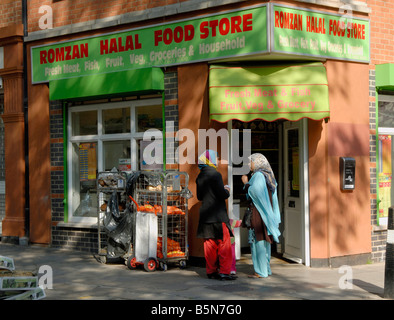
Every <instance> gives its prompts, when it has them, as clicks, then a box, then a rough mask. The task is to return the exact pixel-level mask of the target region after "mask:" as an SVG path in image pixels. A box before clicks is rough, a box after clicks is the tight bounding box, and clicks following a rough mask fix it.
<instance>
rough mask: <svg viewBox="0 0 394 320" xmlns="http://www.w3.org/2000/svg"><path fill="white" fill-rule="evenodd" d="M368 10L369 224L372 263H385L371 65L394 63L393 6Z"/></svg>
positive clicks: (374, 0)
mask: <svg viewBox="0 0 394 320" xmlns="http://www.w3.org/2000/svg"><path fill="white" fill-rule="evenodd" d="M366 2H367V4H368V6H369V7H370V8H371V14H370V16H369V18H370V24H371V64H370V75H369V88H370V89H369V91H370V94H369V96H370V98H369V109H370V162H371V169H370V172H371V221H372V235H371V242H372V260H373V261H375V262H382V261H384V260H385V252H386V241H387V231H386V230H384V229H380V228H379V227H377V172H376V160H377V156H376V89H375V65H376V64H382V63H394V36H393V35H394V24H393V23H392V21H393V19H394V2H393V1H387V0H367V1H366Z"/></svg>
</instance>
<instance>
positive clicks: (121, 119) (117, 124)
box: [103, 108, 130, 134]
mask: <svg viewBox="0 0 394 320" xmlns="http://www.w3.org/2000/svg"><path fill="white" fill-rule="evenodd" d="M103 133H104V134H112V133H130V108H119V109H109V110H103Z"/></svg>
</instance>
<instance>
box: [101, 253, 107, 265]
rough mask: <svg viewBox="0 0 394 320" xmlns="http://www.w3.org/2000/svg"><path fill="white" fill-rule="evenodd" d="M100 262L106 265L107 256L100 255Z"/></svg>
mask: <svg viewBox="0 0 394 320" xmlns="http://www.w3.org/2000/svg"><path fill="white" fill-rule="evenodd" d="M100 262H101V263H103V264H106V263H107V256H104V255H100Z"/></svg>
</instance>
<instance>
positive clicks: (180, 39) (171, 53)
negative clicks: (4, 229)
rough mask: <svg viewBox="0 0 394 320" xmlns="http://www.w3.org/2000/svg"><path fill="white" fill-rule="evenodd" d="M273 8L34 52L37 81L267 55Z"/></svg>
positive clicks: (198, 20) (89, 40) (159, 27)
mask: <svg viewBox="0 0 394 320" xmlns="http://www.w3.org/2000/svg"><path fill="white" fill-rule="evenodd" d="M267 34H268V31H267V6H266V5H264V6H258V7H252V8H249V9H244V10H238V11H227V12H225V13H221V14H215V15H210V16H204V17H199V18H197V19H192V20H182V21H177V22H172V23H168V24H160V25H155V26H151V27H147V28H138V29H131V30H127V31H123V32H117V33H112V34H105V35H101V36H98V37H93V38H84V39H79V40H75V41H67V42H61V43H56V44H51V45H47V46H38V47H33V48H32V49H31V56H32V82H33V83H40V82H48V81H50V80H57V79H65V78H70V77H79V76H85V75H92V74H99V73H109V72H117V71H123V70H130V69H137V68H146V67H153V66H170V65H178V64H184V63H191V62H197V61H207V60H214V59H219V58H226V57H232V56H242V55H249V54H257V53H265V52H267V51H268V45H267V37H268V35H267Z"/></svg>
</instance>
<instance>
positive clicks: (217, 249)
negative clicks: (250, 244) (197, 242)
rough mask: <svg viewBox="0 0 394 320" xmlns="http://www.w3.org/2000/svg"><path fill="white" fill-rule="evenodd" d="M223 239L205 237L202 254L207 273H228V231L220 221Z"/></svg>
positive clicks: (230, 260) (229, 242)
mask: <svg viewBox="0 0 394 320" xmlns="http://www.w3.org/2000/svg"><path fill="white" fill-rule="evenodd" d="M222 228H223V240H221V239H205V240H204V254H205V261H206V269H207V274H211V273H215V272H219V273H222V274H230V271H231V263H232V252H231V240H230V232H229V231H228V228H227V226H226V224H225V223H222Z"/></svg>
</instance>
